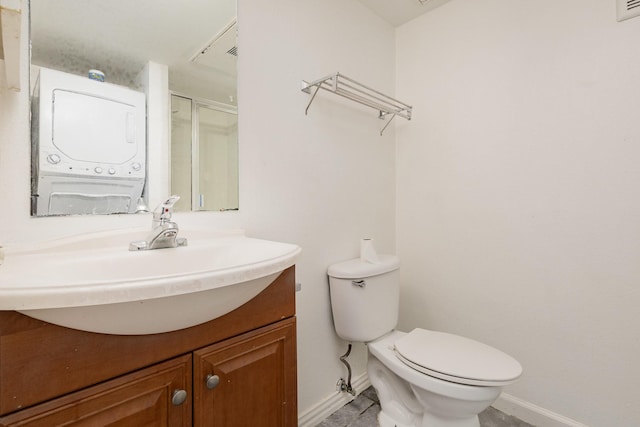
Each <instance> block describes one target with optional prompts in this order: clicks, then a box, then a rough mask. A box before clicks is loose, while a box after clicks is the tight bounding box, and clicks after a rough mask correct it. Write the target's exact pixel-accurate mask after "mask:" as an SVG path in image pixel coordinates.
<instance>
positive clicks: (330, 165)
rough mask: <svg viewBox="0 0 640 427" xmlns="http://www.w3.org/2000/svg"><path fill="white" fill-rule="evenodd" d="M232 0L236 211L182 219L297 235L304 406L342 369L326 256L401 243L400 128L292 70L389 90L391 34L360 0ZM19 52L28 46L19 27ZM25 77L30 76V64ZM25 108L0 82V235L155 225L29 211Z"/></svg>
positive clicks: (136, 218) (277, 236)
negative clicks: (307, 88) (367, 244)
mask: <svg viewBox="0 0 640 427" xmlns="http://www.w3.org/2000/svg"><path fill="white" fill-rule="evenodd" d="M23 3H24V2H23ZM239 3H240V4H239V28H240V30H239V31H240V33H239V37H240V40H239V50H240V56H239V75H240V77H239V79H240V83H239V93H238V105H239V134H240V135H239V137H240V144H239V145H240V212H239V213H236V214H233V213H224V214H221V213H193V214H191V213H178V214H175V217H176V218H177V222H178V223H179V224H180V225H181V226H188V225H191V224H196V223H197V224H204V225H207V226H210V227H216V228H226V227H234V226H241V227H244V228H245V229H246V230H247V232H248V234H250V235H252V236H255V237H261V238H267V239H273V240H280V241H287V242H294V243H297V244H299V245H300V246H301V247H302V248H303V253H302V256H301V258H300V260H299V263H298V267H297V280H298V281H300V282H301V283H302V286H303V287H302V292H300V293H298V294H297V309H298V369H299V370H298V376H299V410H300V412H305V411H307V410H308V409H309V408H311V407H313V406H314V405H316V404H317V403H318V402H320V401H322V400H323V399H325V398H326V397H327V396H331V395H333V394H334V393H335V384H336V382H337V380H338V379H339V378H340V377H341V376H343V375H345V374H346V372H345V370H344V367H343V366H342V365H341V364H340V363H339V361H338V357H339V356H340V355H341V354H342V353H343V352H344V351H345V350H346V344H345V343H343V342H341V341H340V340H338V339H337V338H336V336H335V334H334V331H333V326H332V324H331V315H330V306H329V293H328V280H327V277H326V269H327V266H328V265H330V264H331V263H334V262H337V261H342V260H345V259H349V258H352V257H356V256H357V254H358V250H359V239H360V238H362V237H372V238H374V239H375V240H376V243H377V247H378V249H379V251H381V252H394V251H395V207H394V204H395V172H394V171H395V166H394V163H395V161H394V158H395V147H394V139H395V137H394V132H393V129H387V131H386V132H385V135H384V136H383V137H380V136H379V129H380V127H381V126H382V122H381V121H380V120H378V119H377V112H376V111H373V110H370V109H368V108H366V107H362V106H359V105H356V104H353V103H351V102H347V101H344V100H341V99H338V97H335V96H333V95H331V94H328V93H324V92H323V93H320V94H318V97H317V99H316V101H315V102H314V104H313V105H312V106H311V108H310V111H309V116H308V117H307V116H305V115H304V108H305V106H306V104H307V102H308V100H309V95H307V94H305V93H302V92H301V91H300V82H301V80H303V79H306V80H314V79H317V78H320V77H322V76H324V75H327V74H329V73H332V72H335V71H340V72H343V73H344V74H346V75H347V76H350V77H353V78H355V79H359V80H361V81H362V82H363V83H365V84H368V85H370V86H373V87H375V88H378V89H379V90H381V91H384V92H389V93H392V92H393V90H394V77H395V76H394V73H395V66H394V62H393V58H394V49H395V45H394V37H395V35H394V30H393V28H391V27H390V26H389V25H387V24H386V23H384V22H383V21H382V20H381V19H379V18H378V17H376V16H374V15H373V14H372V13H371V12H370V11H369V10H368V9H366V8H365V7H364V6H362V5H361V4H360V3H358V2H356V1H355V0H307V1H296V0H268V1H266V0H263V1H253V0H252V1H245V0H240V2H239ZM25 9H26V7H25ZM25 20H26V14H25ZM25 22H26V21H25ZM24 28H25V29H26V28H27V25H26V24H25V25H24ZM23 53H24V57H25V58H28V51H27V41H26V35H25V41H24V43H23ZM22 76H23V83H22V84H23V87H28V86H29V85H28V83H27V82H28V69H27V67H26V64H25V66H24V68H23V71H22ZM0 77H2V76H0ZM0 80H2V79H0ZM28 117H29V115H28V93H27V91H23V92H21V93H19V94H12V93H7V92H6V90H4V89H0V200H2V201H3V213H2V215H1V216H0V218H1V220H0V244H4V245H7V244H11V243H16V242H23V241H36V240H39V239H48V238H53V237H56V236H60V235H66V234H75V233H81V232H84V231H91V230H102V229H109V228H118V227H128V226H147V225H149V224H150V218H149V215H129V216H101V217H97V216H96V217H91V216H88V217H65V218H30V217H29V131H28V129H29V122H28ZM351 359H352V362H353V363H354V375H356V376H357V375H359V374H361V373H363V372H364V351H363V348H362V347H359V348H358V349H356V351H355V354H354V355H353V356H352V358H351Z"/></svg>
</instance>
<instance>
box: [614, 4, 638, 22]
mask: <svg viewBox="0 0 640 427" xmlns="http://www.w3.org/2000/svg"><path fill="white" fill-rule="evenodd" d="M617 2H618V21H624V20H625V19H630V18H634V17H636V16H640V0H617Z"/></svg>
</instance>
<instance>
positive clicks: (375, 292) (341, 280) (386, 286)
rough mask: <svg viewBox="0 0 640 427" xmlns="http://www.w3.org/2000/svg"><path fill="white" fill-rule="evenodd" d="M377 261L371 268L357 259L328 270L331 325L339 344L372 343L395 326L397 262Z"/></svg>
mask: <svg viewBox="0 0 640 427" xmlns="http://www.w3.org/2000/svg"><path fill="white" fill-rule="evenodd" d="M378 258H379V262H378V263H375V264H373V263H369V262H365V261H362V260H361V259H360V258H357V259H352V260H349V261H345V262H341V263H338V264H333V265H331V266H330V267H329V270H328V274H329V289H330V292H331V310H332V312H333V324H334V327H335V329H336V333H337V334H338V336H339V337H340V338H342V339H343V340H346V341H352V342H369V341H373V340H375V339H376V338H379V337H381V336H383V335H385V334H386V333H387V332H390V331H392V330H393V329H394V328H395V327H396V325H397V323H398V308H399V302H400V301H399V299H400V282H399V271H398V268H399V267H400V262H399V260H398V257H396V256H394V255H379V256H378Z"/></svg>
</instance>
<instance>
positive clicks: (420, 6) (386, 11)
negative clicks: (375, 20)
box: [360, 0, 450, 27]
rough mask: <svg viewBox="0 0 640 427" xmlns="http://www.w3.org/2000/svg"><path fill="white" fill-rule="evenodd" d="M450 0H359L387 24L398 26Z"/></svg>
mask: <svg viewBox="0 0 640 427" xmlns="http://www.w3.org/2000/svg"><path fill="white" fill-rule="evenodd" d="M448 1H450V0H422V1H420V0H360V3H362V4H364V5H365V6H367V7H368V8H369V9H371V10H372V11H374V12H375V13H376V14H377V15H379V16H380V17H382V18H383V19H384V20H385V21H387V22H388V23H389V24H391V25H393V26H394V27H398V26H400V25H402V24H404V23H406V22H409V21H411V20H412V19H414V18H417V17H418V16H420V15H422V14H424V13H426V12H428V11H430V10H433V9H435V8H436V7H438V6H442V5H443V4H445V3H446V2H448Z"/></svg>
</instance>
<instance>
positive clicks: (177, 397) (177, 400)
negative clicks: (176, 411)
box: [171, 390, 187, 406]
mask: <svg viewBox="0 0 640 427" xmlns="http://www.w3.org/2000/svg"><path fill="white" fill-rule="evenodd" d="M185 400H187V391H186V390H174V392H173V396H171V403H173V404H174V405H176V406H178V405H182V404H183V403H184V401H185Z"/></svg>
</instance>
